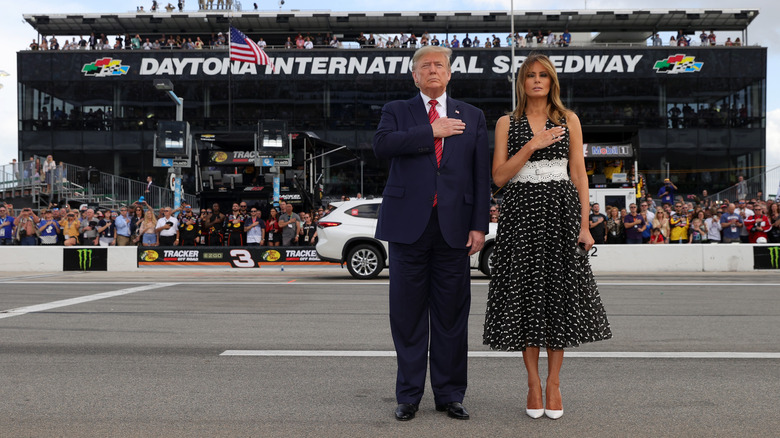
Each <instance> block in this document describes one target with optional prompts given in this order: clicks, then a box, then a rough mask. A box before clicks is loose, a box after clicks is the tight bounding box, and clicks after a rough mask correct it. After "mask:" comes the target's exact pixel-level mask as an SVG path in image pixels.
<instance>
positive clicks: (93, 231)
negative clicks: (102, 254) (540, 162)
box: [79, 208, 98, 246]
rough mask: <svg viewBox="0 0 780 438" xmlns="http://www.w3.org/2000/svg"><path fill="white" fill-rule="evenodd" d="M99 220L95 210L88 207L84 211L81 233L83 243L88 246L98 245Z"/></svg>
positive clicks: (80, 227)
mask: <svg viewBox="0 0 780 438" xmlns="http://www.w3.org/2000/svg"><path fill="white" fill-rule="evenodd" d="M97 226H98V220H97V218H96V217H95V210H93V209H91V208H88V209H87V210H86V211H85V212H84V219H82V220H81V226H79V233H80V234H81V244H82V245H87V246H96V245H98V231H97Z"/></svg>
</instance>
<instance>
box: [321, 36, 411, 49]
mask: <svg viewBox="0 0 780 438" xmlns="http://www.w3.org/2000/svg"><path fill="white" fill-rule="evenodd" d="M397 39H398V37H396V40H397ZM328 45H329V46H330V48H331V49H338V48H339V47H341V43H340V42H339V39H338V38H336V35H333V39H331V40H330V43H328Z"/></svg>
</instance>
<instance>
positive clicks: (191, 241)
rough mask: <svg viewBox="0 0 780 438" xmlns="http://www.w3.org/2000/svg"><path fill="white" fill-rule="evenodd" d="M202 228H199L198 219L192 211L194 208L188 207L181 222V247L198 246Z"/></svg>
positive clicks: (185, 208)
mask: <svg viewBox="0 0 780 438" xmlns="http://www.w3.org/2000/svg"><path fill="white" fill-rule="evenodd" d="M199 233H200V228H199V227H198V218H197V217H195V213H194V212H193V211H192V207H191V206H189V205H186V206H185V207H184V212H183V213H182V215H181V219H180V220H179V245H181V246H195V245H197V239H198V235H199Z"/></svg>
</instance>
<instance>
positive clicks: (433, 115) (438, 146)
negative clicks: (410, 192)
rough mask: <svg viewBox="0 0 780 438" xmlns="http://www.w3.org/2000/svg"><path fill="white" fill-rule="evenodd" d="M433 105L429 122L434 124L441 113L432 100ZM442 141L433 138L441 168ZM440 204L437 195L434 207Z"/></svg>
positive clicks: (437, 162)
mask: <svg viewBox="0 0 780 438" xmlns="http://www.w3.org/2000/svg"><path fill="white" fill-rule="evenodd" d="M429 103H430V104H431V109H430V111H428V120H429V121H430V122H431V124H432V123H433V121H434V120H436V119H438V118H439V111H437V110H436V105H438V104H439V102H437V101H436V100H433V99H431V100H430V101H429ZM442 145H443V143H442V139H441V137H434V138H433V146H434V149H435V151H436V165H437V166H441V156H442V153H443V152H444V148H443V147H442ZM437 203H438V194H435V195H434V196H433V206H434V207H436V204H437Z"/></svg>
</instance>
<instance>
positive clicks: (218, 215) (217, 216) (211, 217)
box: [206, 202, 225, 246]
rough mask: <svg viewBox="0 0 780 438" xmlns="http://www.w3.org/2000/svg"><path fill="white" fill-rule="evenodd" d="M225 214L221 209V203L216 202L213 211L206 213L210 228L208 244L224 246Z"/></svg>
mask: <svg viewBox="0 0 780 438" xmlns="http://www.w3.org/2000/svg"><path fill="white" fill-rule="evenodd" d="M224 225H225V215H224V214H222V212H221V211H219V204H218V203H216V202H215V203H214V205H212V206H211V211H210V212H208V214H207V215H206V228H207V229H208V230H209V231H208V232H209V238H208V245H209V246H222V238H223V234H222V233H223V230H224Z"/></svg>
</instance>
